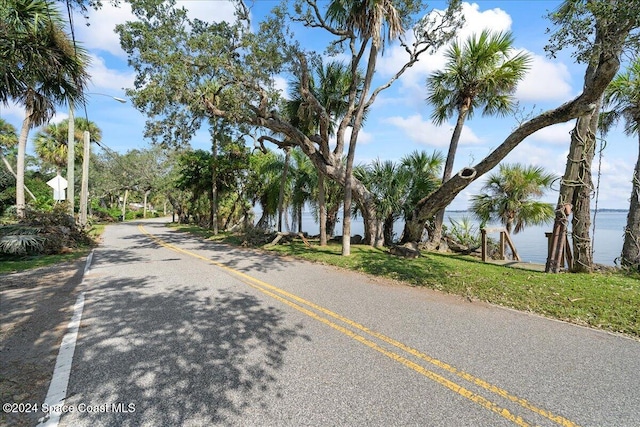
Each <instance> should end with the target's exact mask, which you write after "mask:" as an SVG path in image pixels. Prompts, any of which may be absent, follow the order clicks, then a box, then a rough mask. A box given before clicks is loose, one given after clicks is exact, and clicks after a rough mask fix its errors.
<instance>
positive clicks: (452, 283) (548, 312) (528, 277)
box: [176, 226, 640, 338]
mask: <svg viewBox="0 0 640 427" xmlns="http://www.w3.org/2000/svg"><path fill="white" fill-rule="evenodd" d="M176 228H177V229H178V230H181V231H188V232H191V233H194V234H197V235H199V236H201V237H203V238H207V239H211V240H215V241H219V242H224V243H229V244H236V245H237V244H238V243H239V242H242V241H243V239H242V238H241V237H238V236H235V235H229V234H224V233H223V234H219V235H217V236H213V235H212V233H211V232H210V231H208V230H203V229H200V228H197V227H193V226H187V227H185V226H177V227H176ZM265 249H267V250H270V251H272V252H277V253H280V254H283V255H291V256H295V257H298V258H302V259H306V260H310V261H314V262H321V263H325V264H330V265H335V266H338V267H342V268H347V269H350V270H356V271H360V272H363V273H367V274H372V275H375V276H383V277H388V278H391V279H395V280H399V281H402V282H405V283H407V284H408V285H412V286H425V287H428V288H431V289H436V290H439V291H442V292H447V293H450V294H456V295H461V296H464V297H467V298H469V299H471V300H481V301H487V302H490V303H493V304H498V305H502V306H505V307H511V308H514V309H517V310H521V311H528V312H533V313H538V314H541V315H544V316H547V317H552V318H556V319H561V320H566V321H569V322H573V323H577V324H580V325H588V326H592V327H596V328H601V329H606V330H609V331H613V332H621V333H624V334H628V335H632V336H634V337H638V338H640V276H638V275H637V274H636V275H631V274H626V273H623V272H621V271H619V272H607V273H593V274H589V275H587V274H571V273H560V274H546V273H540V272H535V271H529V270H523V269H516V268H509V267H503V266H497V265H491V264H485V263H482V262H481V261H479V260H477V259H475V258H472V257H463V256H457V255H442V254H435V253H423V255H422V256H421V257H420V258H417V259H405V258H399V257H395V256H392V255H389V254H388V253H387V252H386V250H381V249H375V248H372V247H369V246H361V245H354V246H352V248H351V256H349V257H343V256H341V255H340V245H338V244H331V245H329V246H326V247H320V246H316V245H312V247H310V248H309V247H307V246H305V245H304V244H303V243H302V242H297V241H296V242H294V243H291V244H285V245H277V246H273V247H268V248H265Z"/></svg>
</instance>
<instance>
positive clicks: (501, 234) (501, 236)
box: [498, 231, 507, 260]
mask: <svg viewBox="0 0 640 427" xmlns="http://www.w3.org/2000/svg"><path fill="white" fill-rule="evenodd" d="M506 234H507V233H506V232H504V231H501V232H500V247H499V248H498V249H499V250H500V252H499V253H500V259H502V260H504V258H505V256H504V245H505V235H506Z"/></svg>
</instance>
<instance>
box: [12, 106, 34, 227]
mask: <svg viewBox="0 0 640 427" xmlns="http://www.w3.org/2000/svg"><path fill="white" fill-rule="evenodd" d="M31 113H32V111H31V109H27V111H26V115H25V118H24V120H23V121H22V129H21V130H20V139H19V140H18V159H17V162H16V210H17V215H18V218H24V216H25V208H26V203H25V198H24V171H25V155H26V152H27V138H28V136H29V129H30V128H31Z"/></svg>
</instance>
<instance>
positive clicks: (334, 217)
mask: <svg viewBox="0 0 640 427" xmlns="http://www.w3.org/2000/svg"><path fill="white" fill-rule="evenodd" d="M337 223H338V211H337V210H332V211H331V212H327V227H326V228H327V239H328V238H329V237H332V236H333V235H334V234H335V232H336V224H337Z"/></svg>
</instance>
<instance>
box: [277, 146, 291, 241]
mask: <svg viewBox="0 0 640 427" xmlns="http://www.w3.org/2000/svg"><path fill="white" fill-rule="evenodd" d="M289 152H290V150H289V148H285V149H284V153H285V154H284V169H283V170H282V177H281V178H280V193H279V194H278V231H282V215H283V213H284V192H285V184H286V183H287V174H288V173H289V157H290V154H289Z"/></svg>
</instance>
